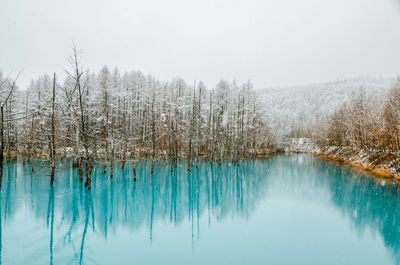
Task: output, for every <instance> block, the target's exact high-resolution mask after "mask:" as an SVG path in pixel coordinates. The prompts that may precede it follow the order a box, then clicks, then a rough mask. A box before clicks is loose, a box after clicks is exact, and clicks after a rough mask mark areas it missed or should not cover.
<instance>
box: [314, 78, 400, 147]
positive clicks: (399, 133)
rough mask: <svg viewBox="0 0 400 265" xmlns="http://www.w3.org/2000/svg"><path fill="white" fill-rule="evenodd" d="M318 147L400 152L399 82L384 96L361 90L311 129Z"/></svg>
mask: <svg viewBox="0 0 400 265" xmlns="http://www.w3.org/2000/svg"><path fill="white" fill-rule="evenodd" d="M314 137H315V141H316V143H317V144H318V145H319V146H322V147H329V146H336V147H346V148H351V149H353V150H363V151H366V152H386V153H399V152H400V80H398V81H397V83H395V84H394V85H393V86H392V88H391V89H390V91H389V92H388V93H387V94H384V95H367V94H366V93H365V91H364V89H362V88H360V90H359V91H358V92H357V93H354V94H353V96H352V98H351V100H350V102H348V103H345V104H343V105H341V106H340V107H339V108H337V109H336V110H335V111H334V112H333V113H332V114H330V115H328V117H327V118H326V121H325V122H323V123H321V124H320V125H319V126H318V128H316V129H315V130H314Z"/></svg>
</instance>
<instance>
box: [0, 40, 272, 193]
mask: <svg viewBox="0 0 400 265" xmlns="http://www.w3.org/2000/svg"><path fill="white" fill-rule="evenodd" d="M68 63H69V66H70V67H69V69H67V70H65V72H66V78H65V79H64V80H58V79H57V76H56V74H54V75H53V76H49V75H43V76H40V77H38V78H37V79H35V80H32V81H31V82H30V85H29V87H28V88H27V89H20V88H19V87H18V84H17V83H18V76H17V77H15V78H14V79H13V78H11V77H9V76H5V75H4V74H3V73H1V72H0V107H1V120H0V130H1V147H0V166H1V167H3V163H4V162H5V161H7V160H10V159H15V158H17V157H20V158H22V159H23V160H24V161H25V162H26V161H29V160H30V159H34V158H42V159H45V160H48V161H49V163H50V168H51V174H50V175H51V183H53V182H54V172H55V160H56V158H57V157H68V156H70V157H72V158H73V162H72V164H73V166H74V167H76V168H79V175H80V178H81V180H82V181H83V179H84V181H85V185H86V186H87V187H88V188H89V189H90V187H91V171H92V168H93V166H94V165H95V164H96V163H102V164H104V172H105V173H106V172H107V173H108V174H109V175H110V177H112V176H113V172H114V166H115V164H116V163H117V162H118V164H119V165H121V166H122V168H124V166H125V164H126V163H132V164H133V165H135V160H136V159H139V158H146V159H149V160H151V163H152V167H151V173H152V172H153V167H154V163H155V161H156V160H157V159H166V160H168V161H169V162H170V164H171V170H173V169H174V168H176V167H177V164H178V160H179V159H180V158H184V159H182V161H185V162H184V163H187V169H188V170H189V171H190V170H191V168H192V167H193V166H195V165H197V163H198V162H199V160H200V159H206V160H207V161H209V162H210V163H211V164H214V163H215V164H218V165H220V164H221V162H222V161H225V160H228V161H231V162H233V163H238V162H239V161H242V160H244V159H250V158H256V157H262V156H265V155H268V154H269V153H270V152H271V149H272V148H273V140H272V136H271V134H270V131H269V127H268V121H267V116H266V111H265V106H263V105H262V104H261V102H259V100H258V98H257V95H256V93H255V91H254V88H253V86H252V84H251V82H250V81H248V82H246V83H244V84H237V83H236V82H235V81H232V82H228V81H225V80H221V81H220V82H218V83H217V84H216V86H215V87H213V88H211V89H209V88H207V87H206V86H205V85H204V84H203V82H201V81H199V82H197V81H194V82H193V84H191V85H189V84H187V83H186V82H185V81H184V80H183V79H181V78H175V79H173V80H171V81H168V82H165V81H160V80H159V79H158V78H156V77H154V76H153V75H151V74H143V73H141V72H139V71H132V72H125V73H120V72H119V70H118V69H117V68H115V69H113V70H110V69H109V68H108V67H107V66H104V67H103V68H102V69H101V70H100V72H98V73H94V72H90V71H89V70H84V68H83V66H82V62H81V54H80V52H79V51H78V50H77V48H76V47H74V48H73V52H72V55H71V56H70V57H68ZM1 169H2V168H1ZM1 169H0V172H2V170H1ZM33 170H34V168H32V171H33ZM133 170H134V172H133V174H134V176H135V178H136V172H135V166H133ZM0 181H1V179H0Z"/></svg>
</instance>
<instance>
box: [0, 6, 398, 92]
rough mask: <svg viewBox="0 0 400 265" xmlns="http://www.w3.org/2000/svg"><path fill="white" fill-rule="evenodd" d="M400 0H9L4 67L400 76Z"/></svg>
mask: <svg viewBox="0 0 400 265" xmlns="http://www.w3.org/2000/svg"><path fill="white" fill-rule="evenodd" d="M399 3H400V0H236V1H235V0H197V1H193V0H141V1H138V0H113V1H103V0H97V1H95V0H65V1H61V0H0V69H2V70H3V72H5V73H9V72H13V73H16V72H18V71H19V70H20V69H23V74H22V77H21V79H20V80H21V83H22V85H26V84H27V83H28V81H29V80H30V79H31V78H36V77H37V76H39V75H42V74H44V73H52V72H54V71H55V72H57V73H59V74H61V73H63V69H65V68H66V67H68V65H67V57H68V55H69V54H70V53H71V46H72V42H75V43H76V44H77V46H78V47H79V49H80V50H82V52H83V54H82V63H83V65H84V67H85V68H89V69H91V70H93V71H98V70H99V69H100V68H101V67H102V66H103V65H105V64H107V65H108V66H109V67H111V68H113V67H114V66H118V68H119V69H120V71H127V70H132V69H134V70H141V71H143V72H145V73H152V74H154V75H156V76H158V77H159V78H160V79H162V80H166V79H171V78H173V77H176V76H180V77H183V78H185V79H186V80H187V81H188V82H192V81H193V80H194V79H195V80H203V81H205V83H206V84H207V85H208V86H212V85H214V84H215V83H216V82H217V81H218V80H219V79H221V78H224V79H228V80H232V79H233V78H235V79H236V80H238V81H244V80H247V79H250V80H252V82H253V83H254V85H255V86H256V87H257V88H260V87H269V86H276V85H279V86H285V85H294V84H306V83H314V82H320V81H329V80H336V79H340V78H346V77H357V76H394V75H397V74H399V73H400V4H399Z"/></svg>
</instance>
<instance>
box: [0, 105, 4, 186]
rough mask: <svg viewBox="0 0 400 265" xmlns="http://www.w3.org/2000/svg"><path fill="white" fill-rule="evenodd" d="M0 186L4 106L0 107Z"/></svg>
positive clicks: (0, 177)
mask: <svg viewBox="0 0 400 265" xmlns="http://www.w3.org/2000/svg"><path fill="white" fill-rule="evenodd" d="M0 115H1V117H0V138H1V139H0V143H1V146H0V187H1V182H2V179H3V160H4V108H3V106H1V107H0Z"/></svg>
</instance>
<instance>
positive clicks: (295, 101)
mask: <svg viewBox="0 0 400 265" xmlns="http://www.w3.org/2000/svg"><path fill="white" fill-rule="evenodd" d="M395 81H396V78H382V77H381V78H372V77H360V78H350V79H343V80H337V81H333V82H326V83H316V84H310V85H303V86H292V87H271V88H265V89H259V90H258V93H259V95H260V99H261V101H262V102H264V104H265V107H266V109H267V110H268V112H269V114H270V117H271V121H272V122H271V129H272V131H273V133H274V134H275V135H278V137H279V138H283V137H285V136H288V135H290V134H291V133H293V127H296V126H297V127H299V126H303V127H307V126H310V124H313V122H314V123H315V122H316V121H318V117H321V116H323V115H326V114H328V113H330V112H332V111H333V110H335V109H336V108H337V107H338V106H340V105H341V104H343V103H344V102H348V101H349V100H350V99H351V97H352V94H353V93H355V92H358V91H359V90H360V89H361V88H362V89H363V90H364V92H365V94H366V96H367V97H368V96H373V97H376V96H384V95H385V94H386V93H387V91H388V90H389V89H390V87H391V86H392V85H393V84H394V83H395ZM278 141H279V140H278Z"/></svg>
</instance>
